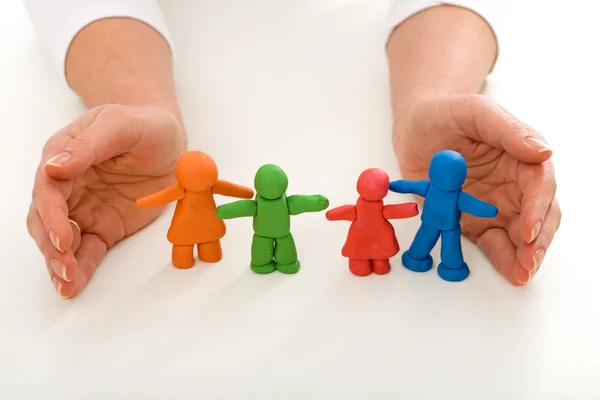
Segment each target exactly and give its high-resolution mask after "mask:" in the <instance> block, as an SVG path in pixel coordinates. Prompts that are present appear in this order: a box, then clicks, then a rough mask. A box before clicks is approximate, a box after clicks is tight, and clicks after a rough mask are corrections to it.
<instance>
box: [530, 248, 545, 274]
mask: <svg viewBox="0 0 600 400" xmlns="http://www.w3.org/2000/svg"><path fill="white" fill-rule="evenodd" d="M545 255H546V252H545V251H544V249H539V250H538V251H536V252H535V254H534V255H533V270H534V271H536V270H537V269H538V268H539V267H540V265H542V261H544V256H545Z"/></svg>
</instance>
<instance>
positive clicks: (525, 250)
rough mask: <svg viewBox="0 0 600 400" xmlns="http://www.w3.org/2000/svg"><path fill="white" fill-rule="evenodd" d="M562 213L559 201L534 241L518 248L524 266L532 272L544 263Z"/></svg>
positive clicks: (551, 208)
mask: <svg viewBox="0 0 600 400" xmlns="http://www.w3.org/2000/svg"><path fill="white" fill-rule="evenodd" d="M561 218H562V214H561V211H560V207H559V205H558V202H557V201H554V202H553V203H552V205H551V206H550V210H549V211H548V215H547V217H546V219H545V221H544V225H543V226H542V229H541V232H540V234H539V235H538V236H537V237H536V239H535V240H534V241H533V242H532V243H525V244H524V245H523V246H521V247H520V248H519V249H518V250H517V257H518V259H519V262H520V263H521V265H523V267H524V268H525V269H526V270H527V271H530V272H531V273H532V274H533V273H535V272H537V270H538V269H539V268H540V266H541V265H542V262H543V261H544V257H545V255H546V252H547V251H548V247H549V246H550V244H551V243H552V240H553V239H554V234H555V233H556V231H557V230H558V228H559V226H560V221H561Z"/></svg>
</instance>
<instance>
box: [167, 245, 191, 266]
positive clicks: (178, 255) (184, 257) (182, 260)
mask: <svg viewBox="0 0 600 400" xmlns="http://www.w3.org/2000/svg"><path fill="white" fill-rule="evenodd" d="M171 262H172V264H173V266H174V267H175V268H179V269H188V268H192V267H193V266H194V264H195V261H194V246H173V253H172V257H171Z"/></svg>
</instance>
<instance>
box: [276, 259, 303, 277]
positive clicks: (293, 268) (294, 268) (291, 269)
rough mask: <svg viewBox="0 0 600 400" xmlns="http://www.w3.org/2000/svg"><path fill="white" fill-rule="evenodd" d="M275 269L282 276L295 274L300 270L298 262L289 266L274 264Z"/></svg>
mask: <svg viewBox="0 0 600 400" xmlns="http://www.w3.org/2000/svg"><path fill="white" fill-rule="evenodd" d="M275 268H277V271H279V272H281V273H282V274H295V273H296V272H298V271H299V270H300V261H298V260H296V261H294V262H293V263H291V264H280V263H276V264H275Z"/></svg>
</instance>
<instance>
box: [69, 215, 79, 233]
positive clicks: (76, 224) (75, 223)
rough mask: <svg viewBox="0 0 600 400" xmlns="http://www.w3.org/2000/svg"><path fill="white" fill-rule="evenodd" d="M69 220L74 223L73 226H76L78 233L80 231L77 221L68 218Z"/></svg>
mask: <svg viewBox="0 0 600 400" xmlns="http://www.w3.org/2000/svg"><path fill="white" fill-rule="evenodd" d="M69 222H70V223H72V224H73V225H75V228H77V230H78V231H79V233H81V228H80V227H79V224H78V223H77V222H75V221H73V220H72V219H70V218H69Z"/></svg>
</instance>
